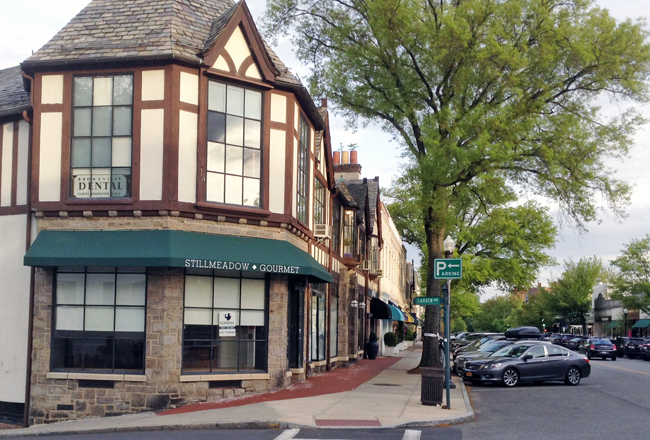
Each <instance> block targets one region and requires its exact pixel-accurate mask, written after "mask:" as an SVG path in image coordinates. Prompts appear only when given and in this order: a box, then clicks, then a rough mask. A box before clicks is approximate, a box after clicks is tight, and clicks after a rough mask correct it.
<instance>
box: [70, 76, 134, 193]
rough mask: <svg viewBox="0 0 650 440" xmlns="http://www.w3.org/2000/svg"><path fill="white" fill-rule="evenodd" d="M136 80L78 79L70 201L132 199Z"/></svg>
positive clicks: (73, 107) (74, 93)
mask: <svg viewBox="0 0 650 440" xmlns="http://www.w3.org/2000/svg"><path fill="white" fill-rule="evenodd" d="M132 121H133V76H131V75H116V76H95V77H93V76H82V77H75V78H74V84H73V98H72V151H71V154H70V162H71V168H72V173H70V174H71V182H70V183H71V196H72V197H76V198H113V197H130V196H131V156H132V149H131V139H132V138H131V137H132V131H133V130H132Z"/></svg>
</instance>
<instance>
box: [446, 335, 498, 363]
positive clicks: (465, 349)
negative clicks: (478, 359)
mask: <svg viewBox="0 0 650 440" xmlns="http://www.w3.org/2000/svg"><path fill="white" fill-rule="evenodd" d="M494 339H503V335H502V334H498V333H495V334H491V335H487V336H483V337H481V338H479V339H475V340H474V341H472V342H470V343H469V344H467V345H464V346H460V347H457V348H455V349H453V350H452V353H451V355H452V359H455V358H456V355H457V354H458V353H465V352H468V351H476V350H478V349H479V347H480V346H481V345H483V344H485V343H486V342H488V341H491V340H494Z"/></svg>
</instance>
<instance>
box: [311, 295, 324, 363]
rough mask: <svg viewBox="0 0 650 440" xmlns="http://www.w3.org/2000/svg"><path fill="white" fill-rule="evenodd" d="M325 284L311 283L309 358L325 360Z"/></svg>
mask: <svg viewBox="0 0 650 440" xmlns="http://www.w3.org/2000/svg"><path fill="white" fill-rule="evenodd" d="M325 289H326V287H325V285H324V284H312V285H311V330H310V337H311V338H310V342H309V344H310V346H311V360H312V361H322V360H325Z"/></svg>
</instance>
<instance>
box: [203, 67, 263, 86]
mask: <svg viewBox="0 0 650 440" xmlns="http://www.w3.org/2000/svg"><path fill="white" fill-rule="evenodd" d="M206 73H207V74H208V75H210V76H213V77H214V79H216V80H219V81H223V79H221V78H222V77H223V78H226V79H227V80H228V81H234V82H237V83H239V84H240V85H242V86H243V87H251V86H256V87H260V88H263V89H269V90H270V89H273V88H274V87H273V86H271V85H270V84H267V83H265V82H262V81H259V80H257V79H255V78H250V77H248V76H239V75H237V74H232V73H229V72H226V71H224V70H217V69H212V70H208V71H206Z"/></svg>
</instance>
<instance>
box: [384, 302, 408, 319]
mask: <svg viewBox="0 0 650 440" xmlns="http://www.w3.org/2000/svg"><path fill="white" fill-rule="evenodd" d="M388 307H390V313H391V319H392V320H393V321H401V322H404V321H406V317H405V316H404V314H403V313H402V311H401V310H400V309H398V308H397V307H395V306H391V305H390V304H388Z"/></svg>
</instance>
